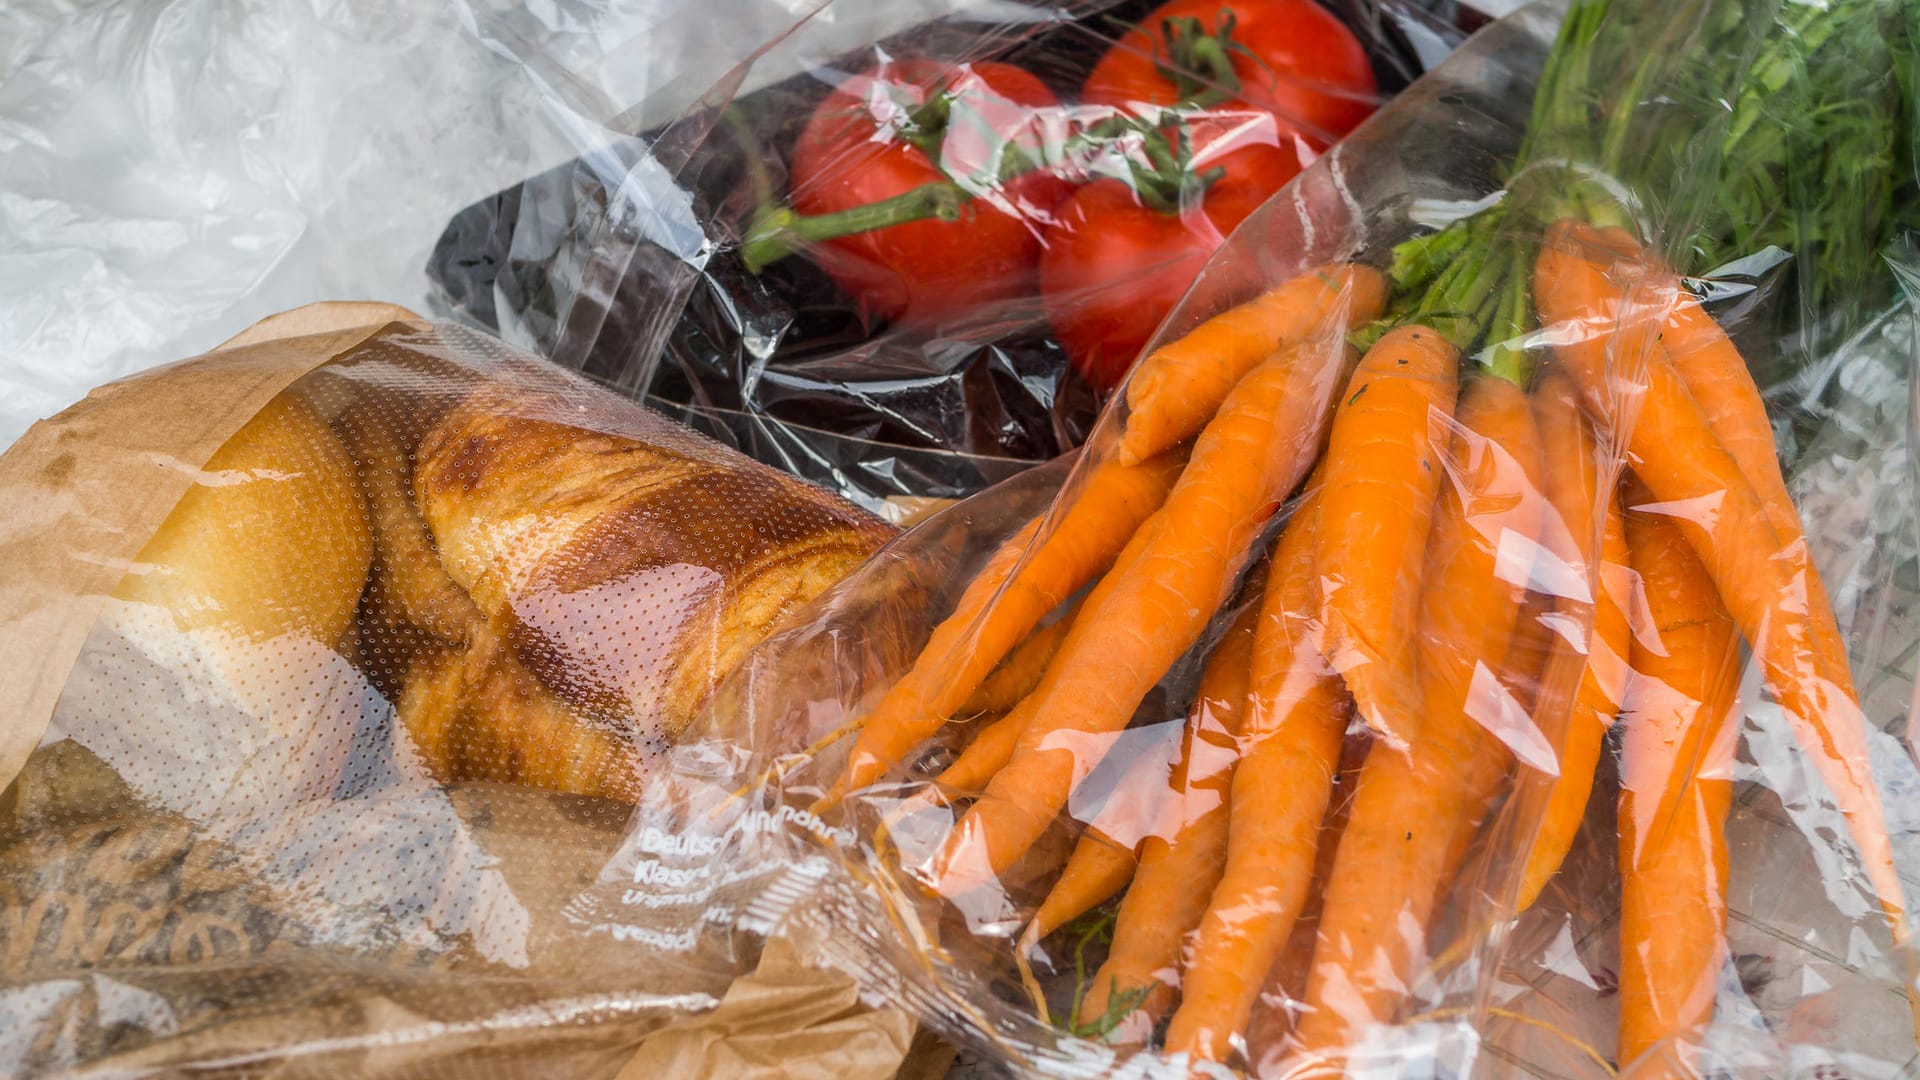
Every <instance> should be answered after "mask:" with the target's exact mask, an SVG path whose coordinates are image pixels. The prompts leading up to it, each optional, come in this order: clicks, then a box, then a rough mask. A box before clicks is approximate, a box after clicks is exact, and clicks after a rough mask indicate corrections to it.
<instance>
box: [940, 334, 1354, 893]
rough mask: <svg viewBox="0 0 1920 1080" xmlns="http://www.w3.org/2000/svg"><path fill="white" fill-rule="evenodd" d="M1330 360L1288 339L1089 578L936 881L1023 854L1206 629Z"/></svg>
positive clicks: (1326, 392) (1335, 378)
mask: <svg viewBox="0 0 1920 1080" xmlns="http://www.w3.org/2000/svg"><path fill="white" fill-rule="evenodd" d="M1351 351H1352V350H1350V349H1344V347H1343V353H1348V354H1350V353H1351ZM1331 360H1332V357H1329V356H1326V355H1324V354H1323V353H1322V352H1321V351H1320V349H1318V348H1317V347H1309V346H1304V345H1303V346H1299V347H1296V348H1293V349H1290V350H1288V351H1287V352H1285V353H1283V354H1282V355H1280V356H1277V357H1275V358H1274V359H1272V360H1270V361H1268V362H1267V363H1265V364H1263V365H1261V366H1260V367H1259V368H1257V369H1255V370H1254V371H1253V372H1252V373H1251V374H1249V375H1248V376H1247V377H1246V378H1245V379H1243V380H1241V382H1240V385H1239V386H1237V387H1235V388H1234V390H1233V393H1232V394H1230V395H1229V396H1228V398H1227V401H1226V404H1225V405H1223V406H1222V407H1221V409H1220V412H1219V414H1218V415H1217V416H1215V417H1214V419H1213V421H1212V422H1211V423H1209V424H1208V425H1207V429H1206V430H1205V431H1204V432H1202V433H1201V435H1200V438H1199V440H1198V441H1197V443H1196V444H1195V446H1194V450H1193V458H1192V461H1191V462H1190V463H1189V465H1188V466H1187V470H1186V472H1185V473H1184V474H1183V475H1182V476H1181V479H1180V481H1179V483H1177V484H1176V485H1175V486H1174V489H1173V492H1172V493H1171V494H1170V495H1168V496H1167V501H1166V505H1164V506H1163V507H1161V509H1160V511H1159V512H1158V513H1157V514H1155V515H1154V517H1153V519H1152V520H1150V521H1148V522H1147V524H1146V525H1144V526H1143V527H1142V529H1141V538H1142V539H1141V541H1140V543H1141V547H1140V550H1139V551H1138V552H1136V553H1134V554H1133V555H1131V556H1129V557H1127V558H1125V559H1123V560H1122V565H1120V566H1118V567H1116V568H1115V570H1114V571H1113V572H1112V573H1109V574H1108V575H1107V576H1106V577H1105V578H1103V579H1101V581H1100V583H1099V584H1098V585H1097V586H1095V587H1094V590H1093V592H1092V593H1091V594H1090V595H1089V596H1088V597H1087V602H1086V606H1085V608H1083V609H1082V611H1081V614H1080V617H1079V618H1077V619H1075V620H1074V624H1073V629H1072V630H1069V631H1068V632H1067V639H1066V641H1064V642H1062V643H1061V646H1060V651H1059V653H1058V654H1057V655H1056V656H1055V657H1054V660H1053V663H1052V664H1051V665H1050V666H1049V667H1048V669H1047V674H1046V675H1045V676H1044V677H1043V678H1042V679H1041V680H1040V685H1039V687H1037V688H1036V689H1035V690H1034V692H1033V693H1032V694H1030V695H1028V697H1027V699H1026V700H1025V701H1023V702H1021V703H1020V705H1019V707H1018V708H1016V709H1014V710H1013V711H1012V712H1010V713H1008V714H1007V715H1008V717H1009V718H1014V717H1018V718H1019V719H1020V722H1021V723H1022V725H1023V727H1022V730H1021V734H1020V742H1019V745H1018V746H1017V747H1016V748H1015V749H1014V755H1013V758H1012V759H1011V760H1010V761H1008V762H1007V765H1006V767H1005V768H1003V769H1001V770H1000V772H999V775H997V776H995V777H994V778H993V781H992V782H991V783H990V784H988V785H987V790H986V792H985V793H984V794H983V795H982V796H981V798H980V800H979V801H978V802H976V803H975V804H974V805H973V807H972V808H971V809H970V810H968V812H967V814H966V816H965V817H964V818H962V819H961V821H960V822H959V825H958V827H956V828H955V829H954V831H953V832H952V834H951V835H949V836H948V838H947V841H946V843H945V844H944V846H943V847H942V849H941V851H940V853H939V854H938V856H936V858H935V862H934V872H935V876H936V877H937V878H938V879H939V888H940V890H941V891H942V892H944V893H946V894H947V895H955V894H956V892H957V891H965V890H968V889H971V888H973V887H975V886H976V885H980V884H984V883H986V882H988V881H991V880H992V879H993V878H994V877H996V876H998V875H999V874H1000V873H1001V872H1003V871H1005V870H1006V869H1007V868H1008V867H1009V866H1011V865H1012V864H1013V863H1014V862H1015V861H1016V860H1018V859H1019V858H1020V857H1021V856H1022V855H1023V854H1025V853H1026V851H1027V849H1028V848H1029V847H1031V846H1032V845H1033V843H1034V841H1035V840H1037V839H1038V838H1039V837H1040V835H1041V834H1042V833H1043V832H1045V831H1046V830H1047V828H1048V827H1049V826H1050V825H1052V823H1053V820H1054V818H1055V816H1056V815H1057V814H1058V813H1059V812H1060V808H1061V807H1062V806H1064V805H1065V804H1066V801H1067V798H1068V796H1069V795H1070V794H1071V793H1072V791H1073V788H1074V787H1075V786H1076V785H1077V784H1078V783H1079V781H1080V779H1081V778H1082V777H1084V776H1085V775H1086V773H1087V772H1088V771H1090V770H1091V769H1092V768H1093V767H1094V766H1095V765H1097V764H1099V761H1100V758H1101V756H1102V755H1103V754H1104V753H1105V746H1106V744H1107V743H1108V742H1109V741H1110V740H1109V739H1108V738H1107V737H1108V736H1109V735H1110V734H1111V733H1113V732H1116V731H1118V730H1120V729H1121V728H1123V727H1125V726H1126V724H1127V722H1128V720H1129V719H1130V718H1131V717H1132V715H1133V713H1134V710H1135V709H1137V708H1138V707H1139V705H1140V702H1141V700H1142V699H1143V698H1145V697H1146V695H1147V691H1149V690H1151V689H1152V688H1153V686H1154V684H1155V683H1157V682H1159V681H1160V679H1161V677H1162V676H1164V675H1165V674H1166V672H1167V670H1168V669H1169V668H1170V667H1172V666H1173V662H1174V661H1175V660H1177V659H1179V658H1180V656H1181V655H1182V654H1183V653H1185V652H1186V651H1187V650H1188V649H1189V648H1191V647H1192V645H1193V643H1194V641H1195V640H1197V639H1198V638H1199V636H1200V632H1201V631H1202V630H1203V629H1204V628H1205V627H1206V624H1207V622H1208V620H1209V619H1211V618H1212V616H1213V613H1214V612H1215V611H1216V610H1218V609H1219V607H1220V605H1221V604H1222V603H1223V602H1224V601H1225V600H1226V599H1227V594H1228V591H1229V589H1230V588H1231V587H1232V584H1233V579H1234V576H1235V573H1236V572H1237V571H1238V570H1239V568H1240V566H1241V564H1242V562H1243V561H1244V559H1245V557H1246V555H1247V551H1248V549H1249V548H1250V547H1251V545H1252V542H1253V539H1254V537H1255V535H1256V534H1257V533H1258V532H1259V530H1260V528H1261V527H1262V525H1264V524H1265V522H1266V519H1267V517H1268V516H1269V515H1270V514H1271V513H1272V511H1273V510H1274V508H1275V507H1276V506H1277V505H1278V504H1279V502H1280V500H1281V499H1282V498H1283V497H1284V496H1285V495H1286V493H1287V492H1288V491H1290V490H1292V488H1293V487H1294V485H1296V484H1298V483H1299V482H1300V479H1301V477H1302V476H1303V475H1304V474H1305V473H1306V470H1307V466H1308V465H1309V464H1310V463H1311V462H1312V460H1313V458H1314V457H1315V456H1316V455H1317V452H1318V450H1319V447H1320V441H1321V433H1322V432H1323V431H1324V429H1325V425H1326V417H1327V413H1328V411H1329V405H1330V404H1331V400H1332V397H1333V393H1334V387H1335V386H1337V385H1338V384H1339V382H1340V381H1341V379H1340V372H1341V370H1342V369H1343V366H1344V365H1342V364H1340V363H1337V362H1329V361H1331Z"/></svg>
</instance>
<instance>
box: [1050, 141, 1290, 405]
mask: <svg viewBox="0 0 1920 1080" xmlns="http://www.w3.org/2000/svg"><path fill="white" fill-rule="evenodd" d="M1187 129H1188V138H1189V140H1190V141H1191V144H1192V150H1191V155H1192V157H1191V163H1190V168H1189V171H1190V172H1191V173H1192V174H1193V175H1196V176H1198V175H1204V174H1205V173H1207V172H1209V171H1211V170H1214V169H1218V170H1219V171H1220V174H1221V175H1220V176H1219V178H1218V179H1216V180H1214V181H1213V183H1212V184H1211V185H1210V186H1208V187H1207V188H1206V190H1205V193H1204V195H1203V196H1202V198H1201V201H1200V203H1199V205H1198V206H1192V205H1189V206H1186V207H1183V208H1180V209H1178V210H1174V211H1169V210H1167V209H1159V208H1155V207H1153V206H1151V205H1149V204H1148V201H1147V200H1145V199H1143V198H1142V197H1141V196H1140V195H1139V194H1138V193H1137V192H1136V190H1135V188H1134V187H1133V186H1131V185H1130V184H1128V183H1126V182H1124V181H1120V180H1115V179H1103V180H1096V181H1094V182H1093V183H1091V184H1089V185H1087V186H1086V187H1084V188H1081V189H1080V190H1079V191H1078V192H1076V193H1075V194H1074V196H1073V197H1072V198H1071V199H1069V200H1067V202H1066V203H1065V204H1064V205H1063V206H1061V208H1060V210H1059V213H1058V215H1057V219H1056V220H1055V222H1054V224H1053V226H1052V227H1051V228H1050V229H1048V230H1047V234H1046V251H1045V252H1044V253H1043V254H1042V255H1041V257H1040V292H1041V297H1042V300H1043V303H1044V305H1045V309H1046V313H1047V321H1048V322H1049V323H1050V324H1052V326H1053V329H1054V334H1055V336H1056V337H1058V338H1059V339H1060V343H1061V344H1062V345H1063V346H1065V347H1066V350H1067V356H1068V358H1069V359H1070V360H1071V361H1072V362H1073V365H1074V367H1076V368H1078V369H1079V370H1080V372H1081V373H1082V374H1083V375H1085V376H1087V378H1088V380H1089V381H1091V382H1092V383H1093V384H1094V385H1095V386H1097V387H1099V388H1100V389H1101V390H1102V391H1106V390H1110V389H1112V388H1113V386H1114V385H1115V384H1117V383H1118V382H1119V381H1120V377H1121V376H1123V375H1125V374H1126V372H1127V369H1128V368H1129V367H1131V366H1132V364H1133V361H1134V357H1135V356H1136V355H1137V354H1138V353H1139V351H1140V347H1141V346H1143V345H1145V344H1146V343H1147V339H1148V338H1150V337H1152V336H1153V331H1154V329H1155V328H1156V327H1158V326H1159V325H1160V320H1161V319H1164V318H1166V315H1167V312H1169V311H1171V310H1173V306H1174V304H1176V303H1178V302H1179V300H1180V297H1181V296H1183V295H1184V294H1185V293H1186V291H1187V287H1188V286H1189V285H1192V284H1193V279H1194V277H1195V275H1197V274H1198V273H1199V272H1200V268H1201V267H1202V266H1203V265H1205V263H1206V260H1207V257H1208V256H1209V255H1211V254H1213V252H1214V249H1216V248H1218V247H1219V246H1220V245H1221V244H1222V243H1223V242H1224V241H1225V240H1226V238H1227V234H1229V233H1231V232H1232V231H1233V230H1234V229H1235V227H1237V226H1238V225H1239V224H1240V222H1242V221H1243V220H1245V219H1246V217H1247V215H1249V214H1251V213H1253V212H1254V211H1255V210H1257V209H1259V207H1260V206H1261V204H1263V203H1265V202H1266V201H1267V199H1268V198H1269V197H1270V196H1272V194H1273V193H1274V192H1275V191H1278V190H1279V189H1280V188H1282V187H1284V186H1285V185H1286V183H1287V181H1289V180H1291V179H1293V178H1294V176H1296V175H1298V173H1299V172H1300V169H1301V165H1302V163H1303V162H1304V161H1306V160H1309V159H1311V158H1312V156H1313V151H1312V150H1311V149H1310V148H1309V147H1308V146H1307V145H1306V144H1305V142H1304V140H1301V139H1299V138H1297V137H1293V136H1290V135H1285V134H1283V133H1281V132H1279V131H1278V130H1276V124H1275V121H1274V118H1273V117H1272V116H1271V115H1269V114H1267V113H1264V112H1253V111H1242V112H1238V113H1217V114H1208V115H1204V116H1201V117H1198V118H1196V119H1194V120H1191V121H1189V122H1188V125H1187Z"/></svg>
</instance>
